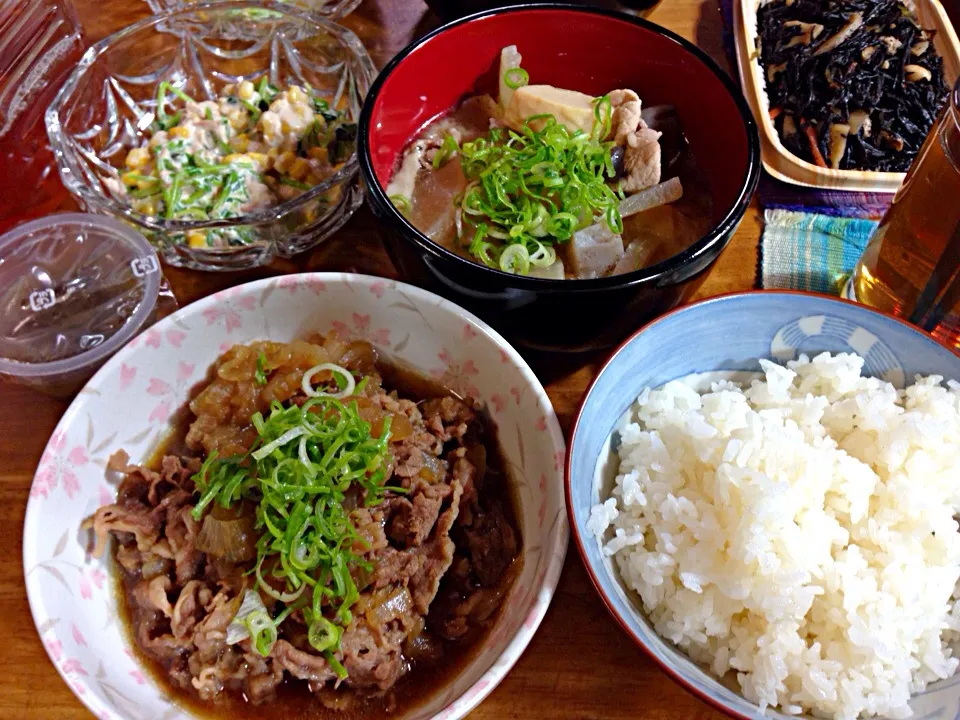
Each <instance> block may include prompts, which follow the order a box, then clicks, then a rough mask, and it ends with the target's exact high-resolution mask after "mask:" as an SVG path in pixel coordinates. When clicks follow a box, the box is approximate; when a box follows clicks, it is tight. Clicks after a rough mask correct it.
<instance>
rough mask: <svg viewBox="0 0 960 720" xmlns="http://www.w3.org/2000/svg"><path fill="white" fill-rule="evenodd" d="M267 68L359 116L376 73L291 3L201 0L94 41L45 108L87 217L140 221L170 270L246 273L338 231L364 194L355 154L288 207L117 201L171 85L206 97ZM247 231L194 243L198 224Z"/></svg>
mask: <svg viewBox="0 0 960 720" xmlns="http://www.w3.org/2000/svg"><path fill="white" fill-rule="evenodd" d="M264 74H266V75H267V77H268V78H269V80H270V82H271V83H272V84H273V85H275V86H277V87H284V86H286V85H290V84H297V85H305V84H307V85H310V86H311V87H312V88H313V89H314V92H315V93H317V94H318V95H320V96H321V97H324V98H326V99H327V100H328V102H329V103H330V106H331V107H337V106H338V103H339V102H340V101H341V99H342V98H345V110H346V112H347V113H348V116H349V117H350V119H351V120H352V121H353V122H356V120H357V119H358V117H359V115H360V107H361V105H362V104H363V98H364V96H365V95H366V92H367V90H368V88H369V86H370V84H371V82H372V81H373V78H374V76H375V75H376V70H375V69H374V66H373V62H372V61H371V60H370V56H369V55H368V54H367V51H366V50H365V49H364V47H363V45H362V44H361V43H360V40H359V39H358V38H357V37H356V35H354V34H353V33H352V32H350V31H349V30H347V29H345V28H343V27H340V26H339V25H336V24H335V23H332V22H330V21H328V20H325V19H323V18H320V17H317V16H316V15H310V14H307V13H304V12H302V11H300V10H296V9H293V8H291V7H290V5H289V4H288V3H285V2H256V3H253V2H230V3H210V4H203V5H195V6H193V7H191V8H190V9H187V10H181V11H177V12H172V13H167V14H163V15H158V16H155V17H152V18H149V19H147V20H143V21H141V22H138V23H135V24H133V25H130V26H129V27H127V28H125V29H123V30H120V31H119V32H117V33H115V34H113V35H111V36H109V37H107V38H105V39H103V40H101V41H100V42H98V43H97V44H96V45H94V46H93V47H91V48H90V49H89V50H88V51H87V52H86V53H85V54H84V56H83V58H82V59H81V60H80V63H79V64H78V65H77V68H76V70H74V72H73V74H72V75H71V76H70V77H69V79H68V80H67V81H66V83H65V84H64V86H63V87H62V88H61V90H60V92H59V93H58V94H57V97H56V99H55V100H54V101H53V103H52V104H51V105H50V107H49V108H48V109H47V114H46V124H47V133H48V134H49V135H50V142H51V146H52V147H53V150H54V154H55V155H56V159H57V165H58V167H59V170H60V177H61V179H62V180H63V184H64V185H65V186H66V187H67V189H68V190H69V191H70V192H71V193H73V195H74V196H75V197H76V198H77V200H78V201H79V202H80V204H81V205H82V206H83V207H85V208H86V209H87V210H88V211H90V212H96V213H102V214H106V215H113V216H116V217H119V218H120V219H122V220H125V221H127V222H130V223H132V224H133V225H134V226H136V227H137V229H139V230H140V231H141V232H142V233H143V234H144V235H145V236H146V237H147V238H148V239H149V240H150V241H151V243H153V244H154V246H156V248H157V251H158V252H159V253H160V254H161V255H162V256H163V258H164V259H165V260H166V261H167V262H168V263H170V264H171V265H176V266H179V267H188V268H193V269H197V270H240V269H245V268H251V267H255V266H258V265H263V264H266V263H268V262H270V260H272V259H273V258H274V257H275V256H278V255H279V256H281V257H290V256H292V255H295V254H297V253H300V252H303V251H304V250H307V249H309V248H311V247H313V246H315V245H316V244H318V243H319V242H321V241H322V240H324V239H325V238H326V237H328V236H329V235H330V234H331V233H333V232H334V231H336V230H337V229H338V228H339V227H340V226H341V225H343V223H344V222H346V221H347V219H348V218H349V217H350V216H351V215H352V214H353V213H354V211H355V210H356V209H357V207H359V206H360V204H361V203H362V201H363V196H362V193H361V191H360V187H359V179H358V173H357V158H356V153H354V154H353V155H351V156H350V158H349V159H348V160H347V162H346V163H345V164H344V165H343V167H341V168H340V169H339V170H338V171H337V172H336V173H335V174H334V175H332V176H331V177H329V178H327V179H326V180H325V181H324V182H322V183H320V184H319V185H317V186H315V187H313V188H311V189H310V190H308V191H306V192H304V193H303V194H302V195H300V196H298V197H296V198H294V199H292V200H288V201H286V202H283V203H280V204H278V205H274V206H272V207H268V208H263V209H260V210H257V211H255V212H250V213H246V214H244V215H239V216H237V217H233V218H229V219H221V220H204V221H193V220H166V219H163V218H160V217H156V216H147V215H142V214H140V213H138V212H136V211H135V210H133V209H132V208H131V207H130V205H129V203H128V202H127V201H126V200H125V199H123V198H120V197H118V196H116V195H115V194H114V193H113V192H112V191H111V190H110V189H109V187H108V184H107V183H106V180H108V179H110V178H116V177H118V173H119V172H120V171H122V170H120V169H121V168H122V166H123V162H124V159H125V158H126V155H127V152H128V151H129V150H130V149H132V148H134V147H139V146H140V145H141V144H143V141H144V139H145V137H146V131H147V130H148V128H149V126H150V124H151V122H152V121H153V116H154V110H155V107H156V101H155V98H156V96H157V88H158V85H159V84H160V83H161V82H163V81H167V82H170V83H172V84H174V85H175V86H177V87H180V88H181V89H183V90H184V91H185V92H186V93H187V94H189V95H191V96H192V97H194V98H197V99H198V100H199V99H204V100H206V99H213V98H215V97H216V96H217V94H218V92H219V90H220V88H222V87H223V86H224V85H227V84H229V83H236V82H239V81H240V80H252V81H254V82H256V81H259V79H260V78H261V77H262V76H263V75H264ZM212 228H238V229H249V230H251V231H252V232H251V235H252V236H253V237H254V238H255V240H254V241H253V242H252V243H249V244H246V245H242V246H236V247H227V248H192V247H190V246H189V245H188V244H187V243H186V240H185V236H186V234H187V233H188V232H190V231H191V230H207V229H212Z"/></svg>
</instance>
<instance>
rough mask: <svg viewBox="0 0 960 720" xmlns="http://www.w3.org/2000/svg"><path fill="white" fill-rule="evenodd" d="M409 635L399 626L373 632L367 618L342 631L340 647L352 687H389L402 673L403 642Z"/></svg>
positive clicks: (348, 680)
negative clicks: (376, 632) (365, 620)
mask: <svg viewBox="0 0 960 720" xmlns="http://www.w3.org/2000/svg"><path fill="white" fill-rule="evenodd" d="M405 637H406V635H405V634H404V632H403V631H402V630H400V629H391V630H385V631H384V632H382V633H379V634H374V633H373V632H372V631H371V629H370V627H369V626H368V625H367V623H366V622H363V621H361V622H359V623H355V624H353V625H351V626H350V628H349V629H348V630H347V632H345V633H344V634H343V638H342V639H341V642H340V649H341V652H342V654H343V660H342V661H341V662H342V663H343V666H344V667H345V668H346V670H347V672H348V673H349V676H348V679H347V682H349V684H350V685H351V686H352V687H375V688H379V689H381V690H386V689H387V688H390V687H392V686H393V684H394V683H395V682H396V681H397V680H398V679H399V678H400V676H401V675H402V674H403V653H402V652H401V644H402V643H403V639H404V638H405Z"/></svg>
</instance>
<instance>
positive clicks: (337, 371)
mask: <svg viewBox="0 0 960 720" xmlns="http://www.w3.org/2000/svg"><path fill="white" fill-rule="evenodd" d="M324 370H329V371H330V372H332V373H333V374H334V375H340V376H342V377H343V379H344V380H346V382H347V386H346V387H345V388H343V389H342V390H340V392H335V393H328V392H323V391H321V390H317V389H315V388H314V387H313V385H311V384H310V381H311V380H312V379H313V376H314V375H316V374H317V373H320V372H323V371H324ZM300 387H301V388H303V394H304V395H306V396H307V397H332V398H336V399H337V400H340V399H341V398H345V397H348V396H350V395H353V391H354V390H355V389H356V387H357V382H356V380H354V379H353V373H351V372H350V371H349V370H347V369H346V368H345V367H340V366H339V365H337V364H335V363H321V364H319V365H314V366H313V367H312V368H310V369H309V370H307V371H306V372H305V373H304V374H303V380H302V381H301V383H300ZM254 457H255V458H256V459H257V460H259V459H260V458H257V456H256V455H254Z"/></svg>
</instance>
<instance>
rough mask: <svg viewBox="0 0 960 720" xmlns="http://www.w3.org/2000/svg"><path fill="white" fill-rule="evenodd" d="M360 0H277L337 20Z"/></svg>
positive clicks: (178, 4)
mask: <svg viewBox="0 0 960 720" xmlns="http://www.w3.org/2000/svg"><path fill="white" fill-rule="evenodd" d="M361 1H362V0H278V2H282V3H284V4H285V5H288V6H290V7H294V8H296V9H298V10H304V11H306V12H309V13H315V14H317V15H320V16H322V17H325V18H327V19H328V20H339V19H340V18H343V17H346V16H347V15H349V14H350V13H352V12H353V11H354V10H356V9H357V6H358V5H359V4H360V3H361ZM146 3H147V5H149V6H150V9H151V10H152V11H153V12H154V13H157V14H159V13H165V12H172V11H174V10H185V9H187V8H191V7H194V6H195V5H200V4H201V3H200V2H199V1H198V0H146Z"/></svg>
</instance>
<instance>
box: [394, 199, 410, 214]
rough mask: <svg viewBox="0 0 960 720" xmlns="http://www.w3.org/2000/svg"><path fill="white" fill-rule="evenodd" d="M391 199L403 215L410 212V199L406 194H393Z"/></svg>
mask: <svg viewBox="0 0 960 720" xmlns="http://www.w3.org/2000/svg"><path fill="white" fill-rule="evenodd" d="M389 200H390V202H391V203H393V206H394V207H395V208H396V209H397V210H399V211H400V214H401V215H406V214H407V213H408V212H410V199H409V198H408V197H407V196H406V195H391V196H390V197H389Z"/></svg>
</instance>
